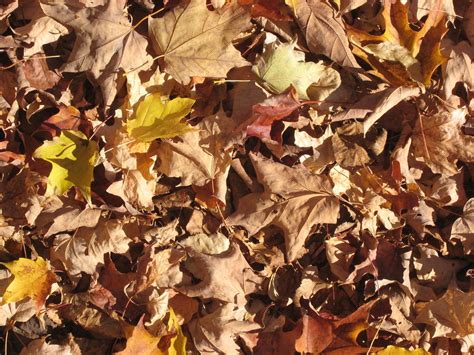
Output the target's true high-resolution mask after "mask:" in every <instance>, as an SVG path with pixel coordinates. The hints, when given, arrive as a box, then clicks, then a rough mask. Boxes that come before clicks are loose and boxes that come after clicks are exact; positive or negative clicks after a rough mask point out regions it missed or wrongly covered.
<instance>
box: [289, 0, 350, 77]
mask: <svg viewBox="0 0 474 355" xmlns="http://www.w3.org/2000/svg"><path fill="white" fill-rule="evenodd" d="M292 1H293V2H294V6H293V8H294V11H295V14H296V19H297V22H298V25H299V26H300V28H301V30H302V31H303V34H304V36H305V37H306V42H307V43H308V47H309V49H310V50H311V52H313V53H315V54H324V55H325V56H326V57H328V58H330V59H332V60H333V61H335V62H336V63H338V64H340V65H342V66H347V67H352V68H359V64H357V60H356V59H355V57H354V55H353V54H352V52H351V49H350V47H349V41H348V39H347V34H346V33H345V31H344V24H343V22H342V20H341V19H340V18H339V17H338V16H337V15H336V13H335V11H334V10H333V9H332V8H331V7H330V6H329V4H327V3H326V2H324V1H322V0H308V1H303V0H292Z"/></svg>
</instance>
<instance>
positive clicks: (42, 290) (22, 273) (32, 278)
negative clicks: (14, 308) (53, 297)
mask: <svg viewBox="0 0 474 355" xmlns="http://www.w3.org/2000/svg"><path fill="white" fill-rule="evenodd" d="M1 264H2V265H4V266H6V267H7V268H8V269H9V270H10V272H11V273H12V274H13V276H14V277H15V278H14V279H13V281H12V282H11V283H10V285H9V286H8V288H7V290H6V291H5V293H4V294H3V296H2V303H1V304H6V303H10V302H17V301H21V300H23V299H25V298H26V297H29V298H31V299H32V300H34V301H35V304H36V311H37V312H39V311H40V309H41V308H42V307H43V306H44V302H45V300H46V297H48V295H49V293H50V292H51V286H52V284H53V283H54V282H55V281H56V276H55V275H54V273H53V272H52V271H51V269H50V268H49V265H48V262H47V261H46V260H44V259H43V258H42V257H40V256H38V258H36V260H31V259H25V258H20V259H18V260H15V261H12V262H9V263H1Z"/></svg>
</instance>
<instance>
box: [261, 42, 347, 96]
mask: <svg viewBox="0 0 474 355" xmlns="http://www.w3.org/2000/svg"><path fill="white" fill-rule="evenodd" d="M294 47H295V44H294V43H286V44H281V45H279V46H277V45H276V44H271V45H269V46H268V47H267V48H266V49H265V51H264V53H263V55H262V57H261V58H260V59H259V61H258V62H257V64H256V65H254V66H253V71H254V72H255V73H256V74H257V75H258V76H259V77H260V79H261V80H262V81H263V85H264V86H265V87H266V88H267V89H269V90H270V91H272V92H274V93H276V94H281V93H283V92H284V91H286V90H287V89H288V88H289V87H290V86H293V87H294V88H295V89H296V92H297V93H298V97H300V98H301V99H304V100H317V101H323V100H324V99H326V98H327V97H328V96H329V95H330V94H331V93H332V92H333V91H334V90H336V89H337V88H338V87H339V85H340V84H341V79H340V77H339V74H338V72H337V71H336V70H334V69H332V68H330V67H329V66H327V65H325V64H323V63H321V62H319V63H313V62H305V61H304V55H303V53H302V52H296V51H295V50H294Z"/></svg>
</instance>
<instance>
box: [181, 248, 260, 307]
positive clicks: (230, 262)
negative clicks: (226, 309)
mask: <svg viewBox="0 0 474 355" xmlns="http://www.w3.org/2000/svg"><path fill="white" fill-rule="evenodd" d="M186 250H187V251H188V253H189V258H188V259H187V260H186V263H185V268H186V269H187V270H189V271H190V272H191V273H192V274H193V275H194V276H195V277H196V278H198V279H199V280H200V282H198V283H197V284H190V285H182V286H180V287H178V288H177V289H178V291H179V292H181V293H183V294H185V295H187V296H189V297H201V298H204V299H207V298H216V299H218V300H221V301H224V302H230V303H235V304H237V305H239V306H243V305H244V304H245V302H246V301H245V295H246V294H247V293H249V292H251V290H253V289H255V286H256V285H257V283H256V282H258V280H260V278H259V277H258V276H257V275H256V274H254V273H253V271H252V269H251V268H250V266H249V264H248V263H247V261H246V260H245V258H244V256H243V254H242V252H241V251H240V249H239V248H238V247H237V245H236V244H235V243H233V244H231V245H230V248H229V249H228V250H226V251H225V252H223V253H220V254H217V255H207V254H203V253H200V252H198V251H194V250H193V249H191V248H189V247H187V248H186Z"/></svg>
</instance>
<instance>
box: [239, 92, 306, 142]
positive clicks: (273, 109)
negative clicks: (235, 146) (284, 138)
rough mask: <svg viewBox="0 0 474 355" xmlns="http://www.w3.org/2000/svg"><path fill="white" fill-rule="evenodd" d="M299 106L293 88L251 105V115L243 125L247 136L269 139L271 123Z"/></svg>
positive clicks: (289, 113) (286, 115)
mask: <svg viewBox="0 0 474 355" xmlns="http://www.w3.org/2000/svg"><path fill="white" fill-rule="evenodd" d="M300 106H301V104H300V102H299V100H298V97H297V95H296V93H295V92H294V90H290V92H288V93H287V94H281V95H277V96H273V97H270V98H268V99H266V100H265V101H263V102H262V103H259V104H256V105H253V107H252V117H251V118H250V119H249V120H248V121H247V122H246V123H245V124H243V125H246V124H247V123H250V124H249V125H248V126H247V128H246V134H247V135H248V136H255V137H259V138H267V139H271V136H270V132H271V129H272V123H273V122H275V121H278V120H282V119H284V118H285V117H288V116H289V115H291V113H292V112H293V111H295V110H296V109H298V108H299V107H300Z"/></svg>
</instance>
